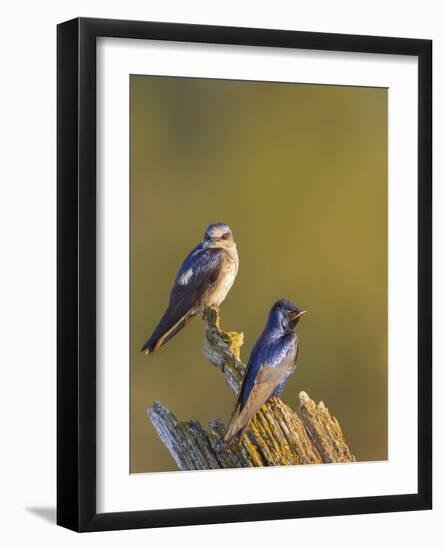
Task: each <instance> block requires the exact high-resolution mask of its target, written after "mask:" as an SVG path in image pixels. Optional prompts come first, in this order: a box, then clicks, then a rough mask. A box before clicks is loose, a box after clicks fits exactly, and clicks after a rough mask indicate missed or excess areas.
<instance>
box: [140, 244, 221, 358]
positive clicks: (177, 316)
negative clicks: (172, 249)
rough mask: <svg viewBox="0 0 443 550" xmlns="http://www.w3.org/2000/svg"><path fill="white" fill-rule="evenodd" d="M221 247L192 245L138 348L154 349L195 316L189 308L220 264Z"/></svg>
mask: <svg viewBox="0 0 443 550" xmlns="http://www.w3.org/2000/svg"><path fill="white" fill-rule="evenodd" d="M223 254H224V252H223V250H222V249H220V248H206V249H204V248H203V247H202V246H201V245H199V246H197V247H196V248H194V250H192V251H191V253H190V254H189V255H188V256H187V258H186V259H185V261H184V262H183V264H182V266H181V267H180V269H179V271H178V273H177V276H176V278H175V282H174V286H173V287H172V290H171V293H170V296H169V305H168V307H167V309H166V311H165V313H164V314H163V316H162V318H161V319H160V321H159V323H158V325H157V326H156V327H155V329H154V332H153V333H152V335H151V336H150V338H149V339H148V340H147V341H146V342H145V344H144V346H143V348H142V351H146V352H147V353H149V352H151V351H154V350H155V349H158V348H159V347H160V346H161V345H162V344H164V343H165V342H167V341H168V340H169V339H170V338H172V336H174V335H175V334H177V332H179V331H180V330H181V329H182V328H183V327H184V326H185V325H186V324H187V323H188V322H189V321H190V320H191V319H192V318H193V317H194V315H195V312H194V311H193V310H194V308H195V306H197V305H198V304H199V302H200V300H201V298H202V297H203V294H204V292H205V291H206V290H207V288H208V287H209V286H210V285H211V284H213V283H214V282H215V281H216V280H217V278H218V276H219V274H220V271H221V269H222V266H223Z"/></svg>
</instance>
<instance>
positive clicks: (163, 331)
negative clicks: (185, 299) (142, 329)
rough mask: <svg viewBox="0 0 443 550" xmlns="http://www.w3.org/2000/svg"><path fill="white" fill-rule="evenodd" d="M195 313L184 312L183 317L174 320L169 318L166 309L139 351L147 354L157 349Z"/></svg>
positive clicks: (190, 319)
mask: <svg viewBox="0 0 443 550" xmlns="http://www.w3.org/2000/svg"><path fill="white" fill-rule="evenodd" d="M195 315H196V314H195V313H186V314H185V315H183V317H181V318H180V319H178V320H177V321H176V322H174V320H171V316H170V314H169V312H168V310H166V312H165V313H164V315H163V317H162V318H161V319H160V322H159V323H158V325H157V326H156V327H155V329H154V332H153V333H152V334H151V336H150V337H149V338H148V339H147V340H146V342H145V343H144V344H143V347H142V348H141V351H143V352H145V354H146V355H149V354H150V353H152V352H153V351H155V350H157V349H158V348H160V347H161V346H162V345H163V344H165V343H166V342H167V341H168V340H170V339H171V338H172V337H173V336H175V335H176V334H177V332H180V331H181V329H182V328H183V327H185V326H186V325H187V324H188V323H189V322H190V321H192V319H193V318H194V317H195Z"/></svg>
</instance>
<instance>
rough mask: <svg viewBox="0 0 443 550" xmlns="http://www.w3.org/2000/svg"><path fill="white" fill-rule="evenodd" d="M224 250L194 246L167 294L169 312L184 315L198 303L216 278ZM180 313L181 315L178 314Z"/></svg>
mask: <svg viewBox="0 0 443 550" xmlns="http://www.w3.org/2000/svg"><path fill="white" fill-rule="evenodd" d="M224 254H225V252H224V251H223V249H221V248H202V247H197V248H195V249H194V250H193V251H192V252H191V254H190V255H189V256H188V257H187V258H186V260H185V261H184V262H183V264H182V266H181V267H180V270H179V272H178V273H177V276H176V278H175V282H174V286H173V287H172V290H171V294H170V296H169V307H168V309H170V311H171V312H176V313H177V315H179V316H181V315H184V314H185V313H186V312H187V311H189V310H190V309H192V308H193V307H194V306H195V305H196V304H198V303H199V301H200V300H201V298H202V297H203V294H204V293H205V291H206V290H207V289H208V287H209V286H211V285H212V284H213V283H215V281H216V280H217V279H218V276H219V275H220V271H221V270H222V267H223V259H224ZM180 314H181V315H180Z"/></svg>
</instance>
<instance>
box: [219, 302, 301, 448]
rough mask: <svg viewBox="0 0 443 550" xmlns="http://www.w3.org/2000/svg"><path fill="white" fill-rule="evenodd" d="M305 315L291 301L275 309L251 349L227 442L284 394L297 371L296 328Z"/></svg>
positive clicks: (281, 303) (243, 430) (275, 306)
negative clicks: (272, 400) (272, 399)
mask: <svg viewBox="0 0 443 550" xmlns="http://www.w3.org/2000/svg"><path fill="white" fill-rule="evenodd" d="M305 313H307V311H304V310H301V309H300V308H298V307H297V306H296V305H294V304H293V303H292V302H290V301H289V300H279V301H278V302H276V303H275V304H274V305H273V306H272V308H271V311H270V312H269V316H268V321H267V323H266V326H265V328H264V330H263V332H262V333H261V335H260V337H259V339H258V340H257V342H256V344H255V346H254V348H253V349H252V352H251V356H250V358H249V362H248V364H247V367H246V371H245V375H244V378H243V382H242V386H241V388H240V392H239V394H238V397H237V402H236V404H235V407H234V412H233V414H232V417H231V421H230V423H229V426H228V430H227V433H226V435H225V442H227V443H230V442H231V441H232V440H233V439H234V438H235V437H239V438H240V437H241V436H242V435H243V433H244V432H245V431H246V430H247V428H248V426H249V422H250V421H251V420H252V418H253V417H254V415H255V414H256V413H257V412H258V411H259V410H260V409H261V407H262V406H263V405H264V404H265V403H266V401H267V400H268V399H269V398H270V397H271V396H276V397H278V396H279V395H280V394H281V393H282V391H283V389H284V387H285V386H286V383H287V381H288V379H289V377H290V376H291V374H292V373H293V372H294V370H295V368H296V361H297V355H298V349H299V345H298V336H297V334H296V333H295V327H296V326H297V323H298V322H299V320H300V318H301V316H302V315H304V314H305Z"/></svg>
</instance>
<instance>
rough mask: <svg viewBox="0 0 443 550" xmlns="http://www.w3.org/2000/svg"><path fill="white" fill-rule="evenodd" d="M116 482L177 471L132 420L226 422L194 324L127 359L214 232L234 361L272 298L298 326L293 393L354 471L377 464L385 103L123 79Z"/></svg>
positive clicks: (262, 85) (277, 88)
mask: <svg viewBox="0 0 443 550" xmlns="http://www.w3.org/2000/svg"><path fill="white" fill-rule="evenodd" d="M130 91H131V103H130V109H131V472H154V471H165V470H176V466H175V463H174V462H173V460H172V459H171V458H170V456H169V454H168V452H167V451H166V450H165V448H164V447H163V445H162V443H161V442H160V440H159V438H158V437H157V435H156V433H155V431H154V429H153V428H152V426H151V423H150V421H149V420H148V418H147V415H146V408H147V407H148V406H150V405H151V404H152V402H153V401H155V400H160V401H162V402H163V403H164V404H165V405H166V406H167V407H169V408H170V409H171V410H172V411H173V412H174V414H175V415H176V416H177V417H178V418H179V419H182V420H186V419H190V418H194V419H198V420H199V421H200V422H202V423H203V425H207V422H208V421H209V420H210V419H211V418H213V417H214V416H219V417H221V418H222V419H223V420H224V421H227V420H228V419H229V416H230V413H231V409H232V406H233V403H234V396H233V395H232V394H231V392H230V391H229V390H228V388H227V387H226V385H225V383H224V381H223V378H222V377H221V375H220V374H219V373H218V371H217V370H216V369H215V368H214V367H213V366H212V365H210V364H209V363H208V362H207V361H206V360H205V358H204V357H203V353H202V344H203V329H204V325H203V322H202V321H201V320H200V319H199V318H198V319H195V320H194V321H193V322H192V323H191V324H190V325H189V326H187V327H186V328H185V329H184V330H183V331H182V332H181V333H179V334H178V335H177V336H176V337H175V338H174V339H173V340H171V341H170V342H168V343H167V344H166V345H165V346H164V347H163V348H161V349H160V350H159V351H158V352H156V353H154V354H153V355H151V356H149V357H146V356H145V355H144V354H142V353H140V351H139V350H140V348H141V346H142V344H143V342H144V341H145V339H146V338H147V337H148V336H149V335H150V333H151V331H152V329H153V327H154V326H155V324H156V323H157V321H158V320H159V318H160V316H161V314H162V313H163V311H164V308H165V307H166V305H167V299H168V294H169V290H170V288H171V285H172V282H173V280H174V277H175V274H176V271H177V270H178V267H179V265H180V263H181V262H182V261H183V259H184V257H185V256H186V254H187V253H188V252H189V250H190V249H191V248H192V247H193V246H195V245H196V244H197V243H198V242H199V241H200V240H201V239H202V237H203V232H204V230H205V228H206V226H207V225H208V224H210V223H214V222H219V221H223V222H225V223H228V224H229V225H230V226H231V228H232V230H233V232H234V236H235V239H236V241H237V246H238V250H239V255H240V270H239V274H238V277H237V280H236V282H235V284H234V286H233V287H232V289H231V292H230V293H229V295H228V297H227V299H226V300H225V302H224V303H223V305H222V309H221V313H222V327H223V328H224V329H225V330H238V331H244V333H245V344H244V346H243V348H242V358H243V360H244V361H245V362H246V361H247V359H248V357H249V353H250V350H251V347H252V346H253V344H254V342H255V340H256V338H257V337H258V335H259V334H260V332H261V330H262V328H263V325H264V323H265V320H266V317H267V313H268V310H269V308H270V306H271V305H272V304H273V302H274V301H275V300H277V299H279V298H281V297H285V298H289V299H291V300H293V301H295V302H296V303H297V304H298V305H299V306H301V307H303V308H306V309H308V310H309V312H310V314H309V315H308V316H307V317H305V318H303V320H302V322H301V323H300V324H299V328H298V334H299V337H300V340H301V348H300V354H299V361H298V369H297V371H296V372H295V374H294V375H293V376H292V379H291V380H290V382H289V384H288V386H287V388H286V390H285V392H284V394H283V399H284V401H286V402H287V403H288V404H289V405H290V406H291V407H293V408H295V409H297V408H298V393H299V391H301V390H305V391H307V392H308V394H309V395H310V396H311V397H312V398H313V399H314V400H316V401H319V400H323V401H324V402H325V404H326V406H327V407H328V408H329V409H330V410H331V412H332V414H334V415H335V416H336V417H337V419H338V420H339V422H340V424H341V426H342V428H343V431H344V434H345V437H346V438H347V441H348V443H349V445H350V447H351V450H352V452H353V453H354V454H355V455H356V457H357V459H358V460H362V461H363V460H382V459H386V458H387V90H386V89H382V88H359V87H342V86H318V85H306V84H289V83H270V82H246V81H226V80H207V79H191V78H175V77H150V76H131V79H130Z"/></svg>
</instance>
